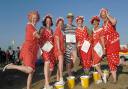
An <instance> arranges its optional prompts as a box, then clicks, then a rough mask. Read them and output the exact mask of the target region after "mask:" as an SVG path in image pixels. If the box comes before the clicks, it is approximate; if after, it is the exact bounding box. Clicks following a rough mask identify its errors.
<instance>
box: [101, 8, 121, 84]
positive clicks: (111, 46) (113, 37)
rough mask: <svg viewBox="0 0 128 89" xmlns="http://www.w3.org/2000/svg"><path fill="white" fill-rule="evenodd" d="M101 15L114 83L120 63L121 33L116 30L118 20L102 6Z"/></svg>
mask: <svg viewBox="0 0 128 89" xmlns="http://www.w3.org/2000/svg"><path fill="white" fill-rule="evenodd" d="M100 17H101V18H102V20H103V22H104V23H103V29H104V32H103V33H104V38H105V48H104V49H106V55H107V60H108V65H109V68H110V71H111V73H112V76H113V79H114V81H113V82H114V83H116V81H117V78H116V77H117V76H116V71H117V66H118V65H119V50H120V41H119V34H118V32H117V31H116V23H117V20H116V19H115V18H113V17H112V16H110V15H109V13H108V10H107V9H105V8H102V9H101V11H100Z"/></svg>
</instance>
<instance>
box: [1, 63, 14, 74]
mask: <svg viewBox="0 0 128 89" xmlns="http://www.w3.org/2000/svg"><path fill="white" fill-rule="evenodd" d="M9 65H12V63H10V64H7V65H6V66H5V67H4V68H3V72H4V71H5V70H6V69H7V67H8V66H9Z"/></svg>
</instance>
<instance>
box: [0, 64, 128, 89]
mask: <svg viewBox="0 0 128 89" xmlns="http://www.w3.org/2000/svg"><path fill="white" fill-rule="evenodd" d="M42 70H43V69H42V65H40V66H38V67H37V69H36V72H35V74H34V78H33V87H32V89H43V86H44V75H43V72H42ZM77 70H78V72H77V75H76V77H77V79H76V84H75V88H74V89H82V87H81V83H80V79H79V76H81V75H83V71H82V70H81V69H80V67H78V68H77ZM55 72H56V71H55ZM55 72H54V73H53V74H52V77H51V82H52V83H51V84H54V82H55V81H56V76H55ZM26 78H27V75H26V74H24V73H22V72H20V71H16V70H7V71H5V72H1V71H0V89H25V87H26ZM64 78H65V81H66V72H64ZM111 82H112V78H111V77H110V78H109V80H108V82H107V83H106V84H104V83H101V84H95V83H94V81H93V79H92V78H90V86H89V88H87V89H128V67H122V66H120V67H119V68H118V82H117V84H112V83H111ZM65 89H68V87H67V84H65Z"/></svg>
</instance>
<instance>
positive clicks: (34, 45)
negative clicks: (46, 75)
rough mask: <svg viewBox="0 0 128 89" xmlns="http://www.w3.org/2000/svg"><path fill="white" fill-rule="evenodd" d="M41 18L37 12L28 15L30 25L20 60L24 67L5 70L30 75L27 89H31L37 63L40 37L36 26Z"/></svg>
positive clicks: (7, 67)
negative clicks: (13, 70) (14, 70)
mask: <svg viewBox="0 0 128 89" xmlns="http://www.w3.org/2000/svg"><path fill="white" fill-rule="evenodd" d="M39 19H40V17H39V14H38V12H37V11H31V12H29V13H28V24H27V26H26V35H25V41H24V43H23V45H22V48H21V53H20V59H21V60H22V61H23V65H20V66H19V65H14V64H12V63H11V64H8V65H6V66H5V67H4V69H3V71H5V69H17V70H20V71H22V72H24V73H27V74H28V79H27V89H32V88H31V83H32V78H33V73H34V71H35V62H36V59H37V52H38V48H39V47H38V38H40V35H39V34H38V31H37V30H36V24H37V22H38V21H39Z"/></svg>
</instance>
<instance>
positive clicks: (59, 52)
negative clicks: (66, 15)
mask: <svg viewBox="0 0 128 89" xmlns="http://www.w3.org/2000/svg"><path fill="white" fill-rule="evenodd" d="M63 27H64V19H63V18H62V17H59V18H57V20H56V30H55V33H54V54H55V58H56V59H57V61H59V63H58V70H57V81H58V82H57V84H64V81H63V61H64V52H65V44H64V33H63V29H64V28H63Z"/></svg>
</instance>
